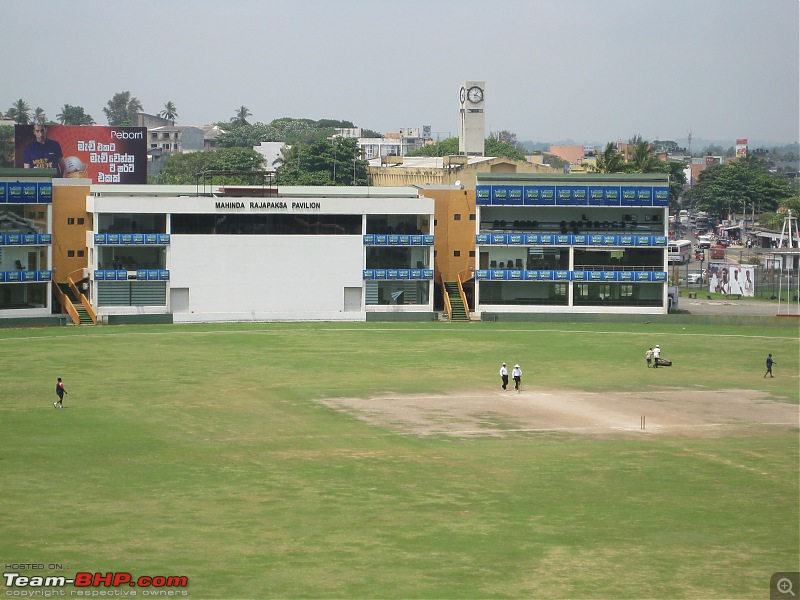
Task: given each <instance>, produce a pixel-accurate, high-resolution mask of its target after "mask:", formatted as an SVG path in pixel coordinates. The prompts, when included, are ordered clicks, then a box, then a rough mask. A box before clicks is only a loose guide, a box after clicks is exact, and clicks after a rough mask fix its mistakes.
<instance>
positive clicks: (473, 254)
mask: <svg viewBox="0 0 800 600" xmlns="http://www.w3.org/2000/svg"><path fill="white" fill-rule="evenodd" d="M469 257H470V258H475V250H470V251H469Z"/></svg>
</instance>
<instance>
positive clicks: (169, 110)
mask: <svg viewBox="0 0 800 600" xmlns="http://www.w3.org/2000/svg"><path fill="white" fill-rule="evenodd" d="M158 114H159V116H161V117H163V118H165V119H167V120H169V121H172V124H173V125H175V119H177V118H178V109H177V108H176V107H175V104H173V102H172V100H169V101H168V102H167V103H166V104H165V105H164V110H162V111H161V112H160V113H158Z"/></svg>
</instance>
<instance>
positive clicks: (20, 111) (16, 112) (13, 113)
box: [6, 98, 31, 125]
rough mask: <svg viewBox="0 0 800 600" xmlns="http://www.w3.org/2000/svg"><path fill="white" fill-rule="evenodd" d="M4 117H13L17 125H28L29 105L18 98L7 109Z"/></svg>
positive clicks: (29, 117) (29, 118)
mask: <svg viewBox="0 0 800 600" xmlns="http://www.w3.org/2000/svg"><path fill="white" fill-rule="evenodd" d="M6 117H8V118H9V119H14V121H15V122H16V123H17V124H18V125H28V124H29V123H30V122H31V107H30V106H28V103H27V102H25V100H23V99H22V98H20V99H19V100H17V101H16V102H14V104H12V105H11V108H9V109H8V112H7V113H6Z"/></svg>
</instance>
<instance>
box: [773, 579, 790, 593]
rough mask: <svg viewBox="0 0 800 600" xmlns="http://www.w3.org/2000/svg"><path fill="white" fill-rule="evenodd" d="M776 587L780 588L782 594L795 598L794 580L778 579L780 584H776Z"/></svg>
mask: <svg viewBox="0 0 800 600" xmlns="http://www.w3.org/2000/svg"><path fill="white" fill-rule="evenodd" d="M775 587H776V588H778V591H779V592H780V593H781V594H791V595H792V596H795V593H794V592H793V591H792V580H791V579H789V578H788V577H781V578H780V579H778V583H776V584H775Z"/></svg>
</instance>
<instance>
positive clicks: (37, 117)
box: [33, 106, 47, 124]
mask: <svg viewBox="0 0 800 600" xmlns="http://www.w3.org/2000/svg"><path fill="white" fill-rule="evenodd" d="M33 122H34V123H41V124H44V123H47V115H46V114H44V109H43V108H42V107H41V106H37V107H36V110H34V111H33Z"/></svg>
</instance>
